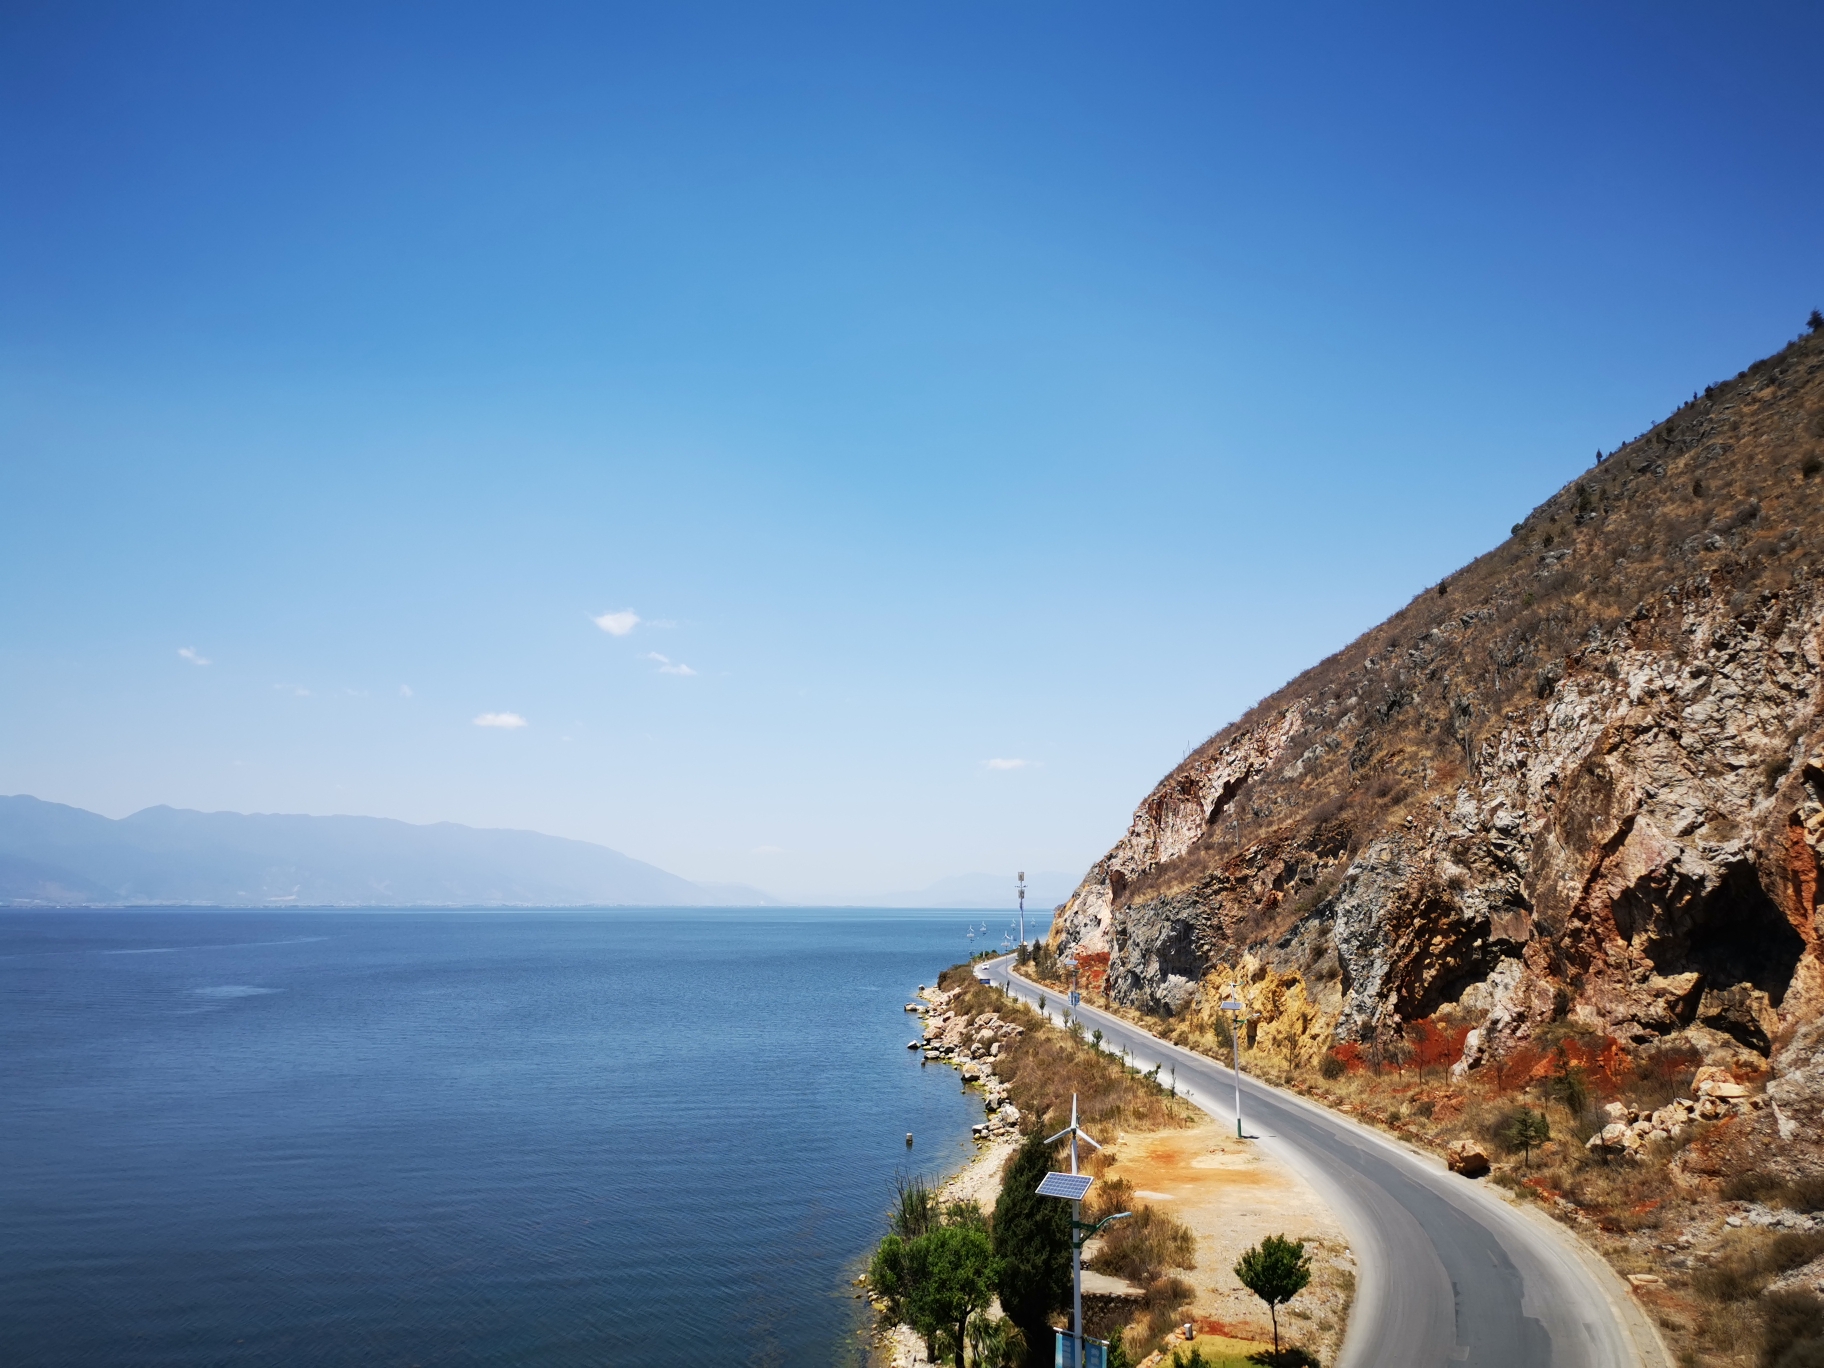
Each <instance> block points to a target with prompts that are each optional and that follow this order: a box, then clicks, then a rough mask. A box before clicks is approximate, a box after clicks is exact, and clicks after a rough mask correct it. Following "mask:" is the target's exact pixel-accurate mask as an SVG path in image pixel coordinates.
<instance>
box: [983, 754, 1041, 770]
mask: <svg viewBox="0 0 1824 1368" xmlns="http://www.w3.org/2000/svg"><path fill="white" fill-rule="evenodd" d="M982 763H983V764H985V765H987V766H988V768H989V769H991V770H1014V769H1027V768H1029V767H1030V766H1031V764H1032V761H1030V760H1002V759H1000V758H998V757H997V758H996V759H993V760H985V761H983V762H982Z"/></svg>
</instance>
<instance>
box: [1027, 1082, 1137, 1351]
mask: <svg viewBox="0 0 1824 1368" xmlns="http://www.w3.org/2000/svg"><path fill="white" fill-rule="evenodd" d="M1067 1135H1068V1136H1069V1137H1070V1172H1069V1173H1056V1172H1053V1173H1048V1174H1046V1175H1045V1176H1044V1178H1042V1179H1041V1180H1040V1181H1039V1187H1038V1191H1039V1193H1040V1195H1041V1196H1045V1197H1062V1198H1064V1199H1065V1200H1066V1201H1068V1202H1069V1203H1070V1330H1071V1339H1072V1340H1074V1341H1075V1343H1076V1353H1075V1354H1074V1355H1073V1356H1072V1358H1071V1368H1086V1365H1085V1364H1084V1362H1083V1246H1084V1245H1086V1244H1088V1243H1089V1242H1090V1241H1091V1240H1093V1239H1095V1237H1096V1235H1097V1234H1098V1233H1099V1232H1100V1231H1101V1229H1102V1227H1103V1226H1105V1225H1108V1224H1109V1223H1110V1222H1112V1221H1119V1220H1121V1219H1122V1218H1123V1217H1126V1216H1132V1215H1133V1214H1134V1213H1133V1212H1131V1211H1117V1212H1116V1213H1115V1214H1114V1215H1112V1216H1104V1217H1103V1218H1102V1219H1101V1220H1099V1221H1097V1222H1095V1223H1094V1224H1091V1223H1089V1222H1087V1221H1083V1220H1080V1219H1078V1218H1079V1217H1081V1216H1082V1214H1083V1194H1084V1193H1086V1192H1088V1191H1089V1185H1090V1184H1091V1183H1093V1182H1095V1181H1096V1180H1095V1179H1094V1178H1091V1177H1090V1176H1089V1175H1088V1174H1087V1173H1078V1172H1077V1141H1078V1140H1079V1139H1080V1140H1083V1141H1084V1142H1086V1143H1087V1144H1088V1145H1089V1146H1090V1147H1091V1148H1092V1149H1098V1150H1099V1149H1101V1148H1102V1146H1100V1145H1098V1144H1097V1143H1096V1142H1095V1141H1094V1140H1091V1139H1090V1138H1089V1136H1088V1135H1087V1134H1085V1133H1084V1131H1083V1128H1082V1127H1081V1126H1079V1125H1078V1124H1077V1095H1076V1094H1075V1093H1072V1094H1071V1095H1070V1124H1069V1125H1068V1126H1066V1127H1065V1128H1064V1129H1063V1130H1061V1131H1059V1132H1058V1133H1057V1134H1056V1135H1054V1136H1052V1137H1051V1138H1050V1139H1049V1140H1047V1141H1046V1142H1045V1143H1046V1144H1048V1145H1055V1144H1056V1143H1057V1142H1058V1141H1060V1140H1062V1139H1063V1138H1064V1137H1065V1136H1067Z"/></svg>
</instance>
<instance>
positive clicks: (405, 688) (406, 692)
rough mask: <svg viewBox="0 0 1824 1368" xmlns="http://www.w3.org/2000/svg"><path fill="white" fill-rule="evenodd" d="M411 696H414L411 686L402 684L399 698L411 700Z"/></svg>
mask: <svg viewBox="0 0 1824 1368" xmlns="http://www.w3.org/2000/svg"><path fill="white" fill-rule="evenodd" d="M411 696H412V686H411V685H410V684H401V685H400V686H399V697H401V698H410V697H411Z"/></svg>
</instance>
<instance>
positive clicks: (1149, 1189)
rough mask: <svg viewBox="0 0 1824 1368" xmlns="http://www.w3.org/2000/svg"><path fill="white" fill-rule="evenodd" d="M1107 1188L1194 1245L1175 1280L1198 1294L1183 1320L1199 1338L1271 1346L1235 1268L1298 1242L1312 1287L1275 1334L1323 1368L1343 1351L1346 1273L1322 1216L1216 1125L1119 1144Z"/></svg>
mask: <svg viewBox="0 0 1824 1368" xmlns="http://www.w3.org/2000/svg"><path fill="white" fill-rule="evenodd" d="M1111 1148H1112V1150H1113V1154H1114V1162H1113V1164H1112V1165H1111V1166H1110V1168H1109V1169H1108V1171H1107V1176H1108V1177H1110V1178H1125V1179H1126V1180H1127V1181H1128V1182H1129V1183H1131V1184H1132V1185H1133V1187H1134V1201H1135V1202H1136V1203H1142V1202H1143V1203H1147V1204H1149V1205H1152V1206H1156V1207H1158V1208H1160V1209H1161V1210H1163V1211H1168V1212H1170V1213H1171V1214H1172V1215H1173V1216H1175V1217H1177V1218H1178V1219H1179V1220H1180V1221H1182V1222H1183V1223H1184V1224H1185V1225H1187V1226H1189V1227H1190V1228H1191V1231H1192V1232H1193V1233H1194V1234H1195V1235H1196V1237H1197V1266H1196V1268H1194V1269H1192V1270H1190V1271H1189V1272H1179V1273H1178V1276H1179V1277H1182V1278H1183V1279H1184V1280H1185V1281H1186V1282H1188V1283H1190V1284H1191V1285H1192V1286H1193V1287H1195V1288H1196V1289H1197V1294H1196V1300H1195V1301H1194V1302H1193V1303H1192V1316H1193V1319H1194V1320H1195V1321H1196V1324H1197V1329H1198V1331H1199V1332H1200V1333H1201V1334H1203V1335H1225V1336H1232V1337H1235V1338H1240V1339H1248V1340H1257V1341H1258V1340H1270V1339H1271V1338H1272V1326H1271V1323H1270V1322H1269V1320H1268V1318H1267V1311H1266V1307H1265V1306H1264V1305H1262V1304H1261V1302H1260V1301H1259V1300H1258V1299H1257V1298H1256V1297H1255V1296H1254V1295H1253V1294H1252V1293H1251V1292H1249V1291H1248V1290H1247V1289H1246V1288H1244V1287H1242V1285H1241V1284H1240V1283H1239V1282H1238V1281H1237V1280H1236V1278H1235V1274H1234V1271H1233V1270H1234V1265H1235V1261H1236V1260H1237V1259H1238V1258H1240V1257H1241V1253H1242V1251H1243V1250H1244V1249H1247V1248H1248V1247H1249V1246H1250V1245H1254V1244H1258V1243H1259V1242H1260V1240H1261V1239H1262V1238H1263V1237H1265V1236H1268V1235H1284V1236H1286V1237H1288V1238H1290V1239H1294V1240H1303V1241H1304V1242H1305V1247H1306V1252H1307V1254H1308V1255H1309V1256H1310V1259H1311V1267H1312V1278H1311V1285H1310V1286H1309V1287H1308V1288H1306V1289H1305V1290H1304V1291H1303V1292H1301V1293H1299V1295H1298V1296H1297V1297H1296V1298H1294V1299H1293V1301H1292V1302H1291V1303H1290V1305H1289V1306H1286V1307H1282V1308H1281V1310H1280V1313H1279V1314H1280V1334H1281V1337H1282V1338H1285V1337H1288V1336H1289V1337H1290V1339H1291V1340H1292V1341H1293V1342H1295V1343H1298V1344H1300V1345H1302V1346H1303V1347H1305V1348H1306V1349H1308V1350H1310V1351H1311V1352H1313V1353H1314V1354H1316V1355H1317V1357H1318V1358H1319V1359H1320V1360H1322V1361H1323V1362H1326V1363H1328V1362H1330V1361H1332V1360H1333V1359H1334V1357H1335V1353H1336V1347H1337V1346H1338V1345H1339V1344H1340V1343H1341V1341H1342V1331H1343V1325H1344V1323H1345V1321H1346V1319H1347V1316H1348V1306H1349V1301H1350V1299H1351V1298H1352V1297H1353V1294H1354V1290H1355V1271H1354V1270H1355V1264H1354V1261H1353V1260H1352V1259H1351V1257H1350V1255H1349V1249H1348V1245H1347V1244H1346V1243H1345V1242H1344V1240H1343V1234H1342V1231H1341V1230H1340V1229H1339V1228H1338V1227H1337V1225H1336V1222H1335V1220H1334V1218H1333V1217H1332V1216H1331V1215H1330V1212H1329V1209H1328V1208H1327V1207H1325V1205H1324V1204H1323V1203H1322V1202H1321V1201H1319V1200H1318V1197H1317V1194H1316V1193H1315V1192H1313V1191H1312V1190H1311V1188H1310V1187H1309V1186H1307V1185H1306V1183H1305V1182H1304V1180H1303V1179H1302V1178H1300V1177H1299V1176H1298V1175H1297V1174H1295V1173H1293V1172H1292V1171H1291V1170H1290V1169H1288V1168H1286V1167H1285V1166H1284V1165H1283V1164H1280V1163H1278V1162H1277V1161H1275V1160H1273V1159H1272V1158H1270V1157H1268V1156H1267V1155H1265V1154H1263V1153H1262V1152H1261V1151H1260V1150H1259V1148H1258V1147H1256V1146H1255V1145H1253V1144H1251V1143H1250V1142H1248V1141H1245V1140H1237V1139H1236V1138H1235V1137H1234V1136H1233V1135H1229V1134H1227V1133H1226V1131H1225V1129H1224V1128H1223V1127H1222V1126H1220V1125H1218V1124H1217V1123H1215V1122H1213V1121H1212V1122H1208V1123H1205V1124H1203V1125H1199V1126H1195V1127H1192V1128H1190V1129H1188V1130H1171V1131H1155V1132H1151V1133H1148V1134H1143V1135H1123V1136H1121V1138H1120V1140H1119V1141H1118V1143H1117V1144H1116V1145H1114V1146H1113V1147H1111Z"/></svg>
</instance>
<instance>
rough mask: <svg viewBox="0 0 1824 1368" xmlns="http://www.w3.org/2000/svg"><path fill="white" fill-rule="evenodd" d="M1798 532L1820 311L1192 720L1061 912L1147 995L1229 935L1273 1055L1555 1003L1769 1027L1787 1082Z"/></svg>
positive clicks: (1173, 1006)
mask: <svg viewBox="0 0 1824 1368" xmlns="http://www.w3.org/2000/svg"><path fill="white" fill-rule="evenodd" d="M1821 555H1824V319H1819V318H1818V316H1817V315H1815V314H1814V315H1813V323H1812V330H1811V331H1810V332H1809V333H1808V334H1807V335H1806V336H1804V337H1801V338H1800V339H1799V340H1798V341H1796V342H1794V343H1792V344H1791V345H1790V346H1788V347H1787V348H1786V349H1785V350H1783V351H1781V352H1780V353H1779V354H1778V355H1775V356H1772V357H1769V358H1767V359H1766V360H1764V361H1760V362H1757V363H1756V364H1754V365H1753V366H1751V367H1749V368H1748V369H1747V370H1746V371H1744V372H1742V373H1741V374H1740V375H1738V376H1737V377H1736V378H1735V379H1733V380H1731V381H1728V382H1726V383H1723V384H1719V385H1715V386H1712V387H1711V388H1710V389H1708V390H1706V391H1705V392H1704V393H1703V394H1702V395H1699V396H1695V397H1693V399H1692V401H1691V402H1690V403H1689V404H1687V405H1685V406H1684V407H1683V408H1681V409H1679V410H1678V412H1676V413H1674V414H1672V415H1671V416H1670V417H1669V418H1667V419H1666V420H1665V421H1664V422H1662V423H1660V424H1658V425H1657V426H1655V427H1654V428H1653V429H1652V430H1651V431H1649V432H1647V433H1645V434H1643V435H1642V436H1640V437H1638V438H1636V439H1635V440H1634V441H1632V442H1629V443H1628V444H1627V445H1626V446H1624V447H1622V448H1621V449H1620V450H1618V451H1616V452H1614V453H1612V454H1611V455H1609V456H1608V457H1607V458H1606V459H1603V460H1601V461H1599V462H1598V463H1597V464H1596V465H1595V466H1593V467H1592V468H1591V469H1590V470H1589V471H1588V472H1587V473H1586V474H1585V475H1583V476H1582V477H1581V478H1579V479H1578V480H1576V481H1575V482H1574V483H1572V484H1570V485H1569V486H1567V487H1566V488H1564V489H1562V490H1560V491H1559V492H1558V493H1557V494H1555V495H1554V496H1552V497H1551V498H1550V499H1548V500H1547V501H1546V502H1545V503H1543V504H1542V505H1540V506H1539V507H1538V508H1536V509H1534V510H1533V511H1532V512H1531V513H1530V514H1528V515H1527V516H1526V517H1525V518H1524V519H1523V520H1522V521H1520V522H1518V523H1516V524H1515V525H1514V528H1513V534H1512V536H1511V537H1510V538H1509V539H1508V540H1507V541H1506V542H1504V543H1503V544H1502V545H1500V546H1499V547H1497V548H1495V549H1494V550H1492V551H1490V552H1489V553H1488V554H1486V555H1484V556H1483V557H1481V558H1480V559H1479V560H1477V561H1475V562H1474V563H1473V564H1471V565H1468V566H1466V567H1464V568H1463V569H1462V570H1461V571H1459V572H1458V573H1456V574H1454V575H1452V576H1450V577H1449V578H1448V579H1447V580H1446V581H1444V582H1442V583H1439V584H1436V585H1433V586H1431V587H1429V588H1428V589H1426V590H1425V592H1423V593H1422V594H1420V595H1419V596H1418V597H1417V598H1415V599H1414V600H1413V601H1412V602H1411V603H1410V604H1408V605H1407V607H1406V608H1404V609H1403V610H1402V611H1400V612H1399V613H1397V614H1396V615H1395V616H1393V617H1392V618H1391V619H1389V620H1388V621H1387V622H1385V623H1383V624H1381V625H1380V626H1378V627H1376V628H1374V629H1373V630H1372V631H1370V632H1368V633H1366V634H1365V635H1363V636H1362V637H1361V638H1360V639H1359V640H1357V641H1355V642H1354V643H1352V644H1351V645H1350V646H1348V647H1347V648H1346V649H1344V650H1342V651H1340V652H1338V653H1337V654H1336V655H1334V656H1332V657H1331V658H1330V659H1328V660H1325V661H1324V662H1323V663H1322V664H1320V665H1318V666H1316V667H1315V668H1313V669H1311V670H1309V671H1307V672H1306V673H1305V674H1303V675H1301V676H1300V677H1299V678H1297V679H1295V680H1294V681H1292V683H1290V684H1288V685H1287V686H1286V687H1285V688H1283V689H1281V690H1280V691H1279V692H1278V693H1276V694H1274V695H1273V696H1272V697H1271V698H1268V699H1266V700H1265V701H1263V702H1262V703H1260V704H1259V705H1258V706H1257V707H1255V708H1254V709H1253V710H1252V711H1250V712H1249V713H1248V714H1247V715H1246V716H1244V717H1242V718H1241V719H1240V720H1239V721H1237V722H1236V723H1235V724H1234V725H1232V726H1230V727H1228V728H1226V729H1224V730H1223V731H1222V732H1220V733H1219V734H1217V735H1216V736H1214V737H1213V738H1211V739H1210V740H1209V741H1208V742H1206V743H1205V744H1204V745H1203V746H1201V747H1199V748H1198V749H1197V750H1196V751H1195V752H1193V753H1192V754H1191V755H1190V756H1189V757H1188V758H1187V759H1186V760H1185V761H1184V763H1183V764H1181V765H1179V766H1178V767H1177V768H1176V769H1175V770H1173V771H1172V772H1171V773H1170V774H1169V775H1167V776H1166V778H1165V779H1164V780H1163V781H1162V782H1161V783H1160V784H1159V786H1158V787H1157V788H1155V789H1154V790H1153V792H1152V793H1150V794H1148V795H1147V797H1146V800H1145V801H1144V802H1143V803H1142V804H1141V805H1140V807H1139V810H1138V811H1137V812H1136V813H1135V814H1134V819H1133V823H1132V825H1131V826H1130V827H1129V829H1128V831H1127V834H1126V835H1125V836H1124V837H1122V839H1121V841H1120V842H1119V843H1118V844H1117V845H1116V846H1115V848H1114V849H1113V850H1111V851H1110V852H1109V853H1108V855H1107V856H1106V857H1105V858H1103V859H1102V860H1101V861H1099V862H1098V863H1097V864H1096V865H1095V867H1094V868H1093V869H1091V870H1090V872H1089V874H1088V875H1087V877H1085V878H1084V880H1083V882H1082V884H1081V885H1080V886H1079V887H1078V888H1077V890H1076V892H1075V893H1074V894H1072V896H1071V897H1070V899H1069V901H1068V902H1067V903H1066V904H1065V905H1064V907H1063V909H1062V912H1061V914H1060V915H1059V916H1058V918H1057V919H1056V923H1055V926H1054V930H1053V943H1054V945H1055V946H1057V947H1058V948H1059V949H1067V950H1071V951H1074V952H1076V953H1077V954H1078V955H1079V958H1080V959H1081V960H1082V962H1083V964H1084V965H1085V967H1086V968H1096V969H1099V968H1100V966H1101V963H1102V956H1103V955H1106V956H1107V961H1106V991H1107V992H1108V994H1109V996H1110V997H1111V998H1113V999H1114V1000H1116V1001H1118V1002H1121V1003H1125V1004H1127V1005H1129V1006H1133V1007H1137V1008H1140V1009H1142V1010H1145V1011H1150V1012H1154V1013H1157V1014H1161V1015H1176V1014H1182V1013H1187V1012H1199V1011H1201V1010H1203V1009H1205V1007H1206V1004H1207V1003H1208V1001H1209V999H1210V998H1211V997H1212V996H1213V993H1214V990H1215V989H1217V988H1219V987H1220V982H1219V981H1218V980H1219V978H1222V979H1226V977H1227V976H1228V975H1230V974H1232V973H1234V972H1235V971H1236V967H1237V966H1238V965H1241V964H1242V963H1243V962H1244V957H1246V963H1247V968H1246V972H1247V974H1249V975H1250V976H1252V977H1254V978H1255V979H1256V980H1261V979H1270V980H1271V981H1272V983H1273V996H1274V1000H1275V1002H1276V1003H1277V1004H1278V1006H1277V1008H1276V1010H1275V1013H1274V1015H1275V1016H1276V1017H1280V1018H1284V1020H1283V1021H1282V1022H1281V1030H1280V1031H1279V1036H1280V1038H1281V1041H1282V1046H1283V1048H1284V1050H1285V1051H1286V1052H1288V1053H1289V1054H1292V1055H1308V1056H1309V1058H1311V1059H1315V1057H1316V1055H1317V1054H1319V1053H1321V1052H1322V1051H1323V1050H1324V1049H1326V1048H1328V1047H1329V1046H1330V1045H1331V1044H1333V1043H1334V1042H1336V1041H1339V1040H1350V1039H1355V1040H1365V1039H1370V1038H1377V1037H1379V1036H1382V1035H1384V1034H1386V1033H1388V1032H1392V1033H1394V1034H1399V1033H1401V1032H1404V1031H1407V1030H1408V1029H1409V1028H1410V1027H1411V1025H1412V1023H1415V1022H1417V1021H1419V1020H1421V1019H1424V1018H1428V1017H1432V1016H1433V1015H1434V1014H1437V1013H1439V1012H1440V1011H1441V1009H1446V1008H1452V1010H1451V1011H1449V1012H1447V1013H1446V1015H1448V1016H1450V1017H1452V1018H1453V1019H1455V1020H1457V1021H1458V1022H1460V1023H1470V1024H1473V1025H1474V1027H1475V1029H1474V1030H1473V1031H1472V1032H1471V1033H1470V1035H1469V1037H1468V1042H1467V1046H1466V1048H1465V1054H1464V1059H1465V1061H1466V1065H1467V1066H1468V1067H1475V1066H1476V1065H1478V1064H1480V1063H1481V1062H1482V1061H1484V1060H1486V1059H1489V1058H1493V1057H1496V1056H1499V1055H1500V1054H1502V1053H1503V1052H1504V1051H1506V1050H1508V1049H1510V1048H1511V1047H1512V1045H1513V1044H1514V1043H1515V1042H1516V1041H1518V1040H1521V1039H1524V1038H1527V1037H1528V1036H1530V1035H1532V1034H1534V1033H1536V1032H1538V1031H1540V1030H1541V1029H1542V1028H1544V1027H1546V1026H1548V1025H1549V1024H1550V1023H1552V1022H1554V1021H1558V1020H1563V1019H1566V1018H1568V1019H1569V1020H1570V1021H1571V1022H1573V1023H1576V1024H1579V1025H1581V1026H1583V1027H1586V1028H1588V1029H1590V1030H1593V1031H1598V1032H1600V1033H1602V1034H1603V1035H1606V1036H1609V1037H1611V1038H1613V1039H1615V1040H1616V1041H1619V1042H1623V1043H1633V1044H1635V1045H1645V1044H1648V1043H1650V1042H1654V1041H1659V1040H1664V1039H1667V1038H1671V1037H1677V1038H1678V1040H1679V1041H1680V1042H1681V1043H1687V1044H1692V1045H1696V1046H1697V1047H1698V1048H1699V1049H1700V1050H1701V1051H1702V1052H1703V1054H1704V1055H1705V1056H1706V1057H1707V1058H1709V1059H1711V1060H1712V1061H1713V1062H1723V1063H1739V1064H1751V1063H1753V1064H1762V1062H1763V1061H1767V1060H1769V1059H1771V1061H1772V1063H1773V1064H1774V1065H1775V1072H1777V1073H1782V1074H1784V1075H1786V1078H1785V1085H1786V1088H1787V1096H1788V1100H1789V1101H1790V1102H1791V1103H1792V1104H1793V1105H1794V1106H1800V1107H1802V1106H1803V1105H1804V1098H1803V1097H1802V1096H1801V1094H1807V1095H1808V1094H1809V1092H1810V1089H1809V1088H1807V1087H1806V1086H1804V1084H1805V1078H1806V1073H1807V1070H1808V1069H1809V1067H1810V1065H1809V1060H1810V1059H1811V1056H1812V1054H1813V1052H1814V1051H1813V1047H1814V1038H1815V1037H1817V1036H1819V1035H1824V1010H1821V1009H1824V950H1821V949H1820V932H1819V926H1818V920H1817V903H1818V883H1819V876H1818V868H1819V851H1820V850H1824V718H1821V717H1820V703H1821V701H1824V695H1821V692H1820V690H1821V686H1824V677H1821V668H1824V667H1821V660H1820V654H1821V651H1824V641H1821V633H1824V578H1821V575H1820V569H1821V566H1824V562H1821V560H1820V557H1821ZM1763 1066H1764V1064H1763ZM1820 1067H1821V1068H1824V1066H1820ZM1819 1084H1820V1087H1819V1093H1820V1096H1824V1077H1821V1078H1820V1080H1819ZM1781 1086H1782V1085H1781V1084H1780V1083H1777V1082H1776V1084H1775V1085H1774V1095H1775V1096H1776V1097H1778V1096H1780V1088H1781Z"/></svg>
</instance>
